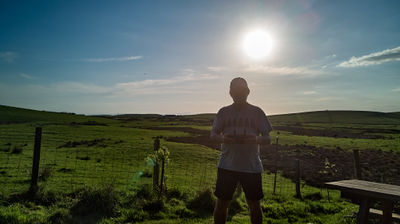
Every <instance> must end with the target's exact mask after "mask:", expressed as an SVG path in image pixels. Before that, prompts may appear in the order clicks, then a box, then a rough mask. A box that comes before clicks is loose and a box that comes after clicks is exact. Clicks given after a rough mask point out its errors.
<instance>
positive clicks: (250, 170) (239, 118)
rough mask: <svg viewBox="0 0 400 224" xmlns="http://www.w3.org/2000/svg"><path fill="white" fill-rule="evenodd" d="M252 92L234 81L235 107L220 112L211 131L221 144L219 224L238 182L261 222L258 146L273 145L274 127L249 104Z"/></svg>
mask: <svg viewBox="0 0 400 224" xmlns="http://www.w3.org/2000/svg"><path fill="white" fill-rule="evenodd" d="M249 93H250V90H249V88H248V86H247V82H246V80H244V79H243V78H240V77H239V78H234V79H233V80H232V81H231V84H230V91H229V94H230V95H231V97H232V99H233V104H232V105H229V106H226V107H223V108H221V109H220V110H219V111H218V114H217V116H216V118H215V120H214V123H213V128H212V130H211V138H212V139H213V140H214V141H217V142H219V143H221V155H220V158H219V162H218V174H217V183H216V189H215V192H214V194H215V196H216V197H217V202H216V204H215V208H214V222H215V223H216V224H220V223H225V221H226V216H227V210H228V205H229V202H230V200H232V196H233V193H234V191H235V189H236V185H237V184H238V183H240V185H241V186H242V188H243V191H244V193H245V196H246V200H247V204H248V205H249V208H250V217H251V222H252V223H253V224H258V223H261V222H262V211H261V206H260V200H261V199H262V198H263V197H264V194H263V191H262V181H261V173H262V171H263V166H262V163H261V159H260V155H259V154H260V149H259V145H264V144H270V141H271V140H270V136H269V132H270V131H271V130H272V127H271V124H270V122H269V120H268V118H267V116H266V115H265V113H264V112H263V111H262V109H260V108H259V107H256V106H253V105H251V104H249V103H247V96H248V95H249Z"/></svg>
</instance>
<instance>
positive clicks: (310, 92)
mask: <svg viewBox="0 0 400 224" xmlns="http://www.w3.org/2000/svg"><path fill="white" fill-rule="evenodd" d="M303 94H304V95H313V94H317V92H315V91H304V92H303Z"/></svg>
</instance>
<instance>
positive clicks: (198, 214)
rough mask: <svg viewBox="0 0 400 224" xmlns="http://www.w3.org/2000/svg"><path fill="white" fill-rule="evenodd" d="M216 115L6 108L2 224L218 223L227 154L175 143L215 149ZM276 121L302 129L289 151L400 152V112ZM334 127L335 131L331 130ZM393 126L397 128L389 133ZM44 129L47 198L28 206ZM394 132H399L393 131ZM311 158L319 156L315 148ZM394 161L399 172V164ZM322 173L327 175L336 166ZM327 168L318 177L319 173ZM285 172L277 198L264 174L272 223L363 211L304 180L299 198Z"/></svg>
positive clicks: (240, 211) (237, 213) (243, 218)
mask: <svg viewBox="0 0 400 224" xmlns="http://www.w3.org/2000/svg"><path fill="white" fill-rule="evenodd" d="M214 117H215V114H199V115H185V116H175V115H157V114H127V115H117V116H104V115H103V116H84V115H75V114H70V113H56V112H46V111H36V110H28V109H22V108H15V107H8V106H0V133H1V135H0V164H2V165H1V167H0V184H1V185H2V186H3V187H2V188H0V223H82V222H85V223H128V222H130V223H132V222H133V223H135V222H141V221H142V222H143V223H211V222H212V208H213V205H214V200H215V198H214V196H213V195H212V193H211V191H210V190H212V188H213V186H214V184H215V179H216V164H217V161H218V157H219V151H217V150H215V149H212V148H209V147H206V146H204V144H199V143H198V142H186V143H182V142H175V141H169V140H168V139H169V138H171V137H175V138H176V137H182V138H183V137H193V136H197V135H200V134H202V133H203V132H204V133H206V134H205V135H206V137H205V138H204V139H205V141H209V139H208V135H209V132H208V130H209V129H210V128H211V127H210V126H211V124H212V120H213V119H214ZM270 118H271V121H272V123H273V124H274V125H276V127H278V126H279V125H280V124H286V126H284V125H282V127H281V128H285V127H286V128H287V127H290V128H292V129H288V130H286V131H285V130H283V129H281V130H280V134H278V133H277V132H278V129H277V130H275V131H273V132H272V134H271V135H272V136H273V137H274V138H275V136H277V135H279V144H280V145H281V146H282V147H290V146H291V145H298V144H302V145H303V148H305V147H304V145H306V146H318V147H324V148H333V149H335V148H339V147H341V148H343V149H349V150H350V149H354V148H360V149H362V148H367V147H371V146H372V145H374V144H375V145H374V148H379V149H387V150H390V149H395V148H396V147H397V145H398V138H399V137H400V135H399V134H398V133H392V132H393V130H394V132H396V131H397V130H398V129H396V128H398V125H396V124H398V123H395V122H398V120H399V114H398V113H393V114H389V113H376V112H357V111H320V112H308V113H299V114H287V115H275V116H271V117H270ZM353 119H354V120H353ZM357 119H358V120H357ZM300 122H314V123H310V125H309V126H310V127H305V126H307V125H308V124H304V123H303V124H302V125H297V124H296V123H300ZM328 122H334V123H329V125H326V124H327V123H328ZM350 122H355V123H357V122H364V123H365V124H368V125H363V124H353V125H352V124H350ZM385 122H387V123H390V122H392V123H390V124H391V125H382V124H384V123H385ZM393 122H394V123H393ZM38 124H39V125H40V124H45V125H43V134H42V146H41V149H42V152H41V163H40V164H41V165H40V172H39V177H40V179H39V187H40V189H41V192H39V195H38V196H37V198H34V199H30V200H28V201H27V200H25V198H24V197H23V196H24V195H20V194H19V193H21V192H24V191H26V190H27V188H28V187H29V179H30V172H31V165H32V149H33V137H34V136H33V135H34V127H35V126H37V125H38ZM332 124H335V125H336V126H335V125H332ZM376 124H379V125H376ZM393 124H394V125H393ZM299 126H301V127H299ZM342 126H345V127H344V128H343V127H342ZM355 126H356V127H357V128H354V127H355ZM367 126H368V127H369V126H374V127H373V128H374V130H372V129H371V128H370V129H371V130H370V132H368V133H367V134H370V135H372V134H373V135H378V133H380V134H379V136H381V137H380V138H379V139H369V138H365V136H364V135H363V134H362V133H361V132H364V131H365V130H366V127H367ZM378 126H379V127H378ZM380 126H382V127H380ZM389 126H396V127H389ZM182 127H183V128H182ZM319 127H322V128H320V129H321V130H322V129H329V130H331V129H334V130H333V131H334V132H335V133H336V131H337V132H340V133H342V132H346V135H348V136H347V138H344V137H341V135H338V136H339V137H332V136H331V132H324V133H323V134H324V135H323V136H322V135H321V134H320V135H316V134H318V133H315V130H314V129H318V128H319ZM349 127H351V128H352V129H350V128H349ZM296 128H298V129H299V130H298V129H296ZM311 129H312V130H311ZM320 129H318V130H320ZM358 129H360V130H358ZM386 129H390V131H392V132H383V131H385V130H386ZM305 130H306V132H305ZM368 130H369V129H368ZM193 131H194V132H193ZM300 131H302V132H300ZM359 132H360V133H361V134H360V133H359ZM381 132H382V133H381ZM196 133H197V134H196ZM335 133H334V134H335ZM349 134H352V135H349ZM156 136H162V139H161V145H162V146H166V147H167V148H168V149H169V151H170V156H169V158H170V160H169V162H168V163H167V165H166V183H167V190H166V195H165V196H163V198H162V199H161V201H160V200H159V199H158V198H157V197H155V196H154V195H153V194H152V193H151V192H152V191H151V184H152V176H151V175H152V169H153V167H152V165H151V164H150V163H149V161H148V160H147V159H145V158H146V157H147V156H148V155H149V154H150V153H152V152H153V141H154V137H156ZM379 136H378V137H379ZM285 145H287V146H285ZM385 147H386V148H385ZM310 152H311V151H310ZM304 153H306V154H307V155H310V156H311V153H309V151H307V150H304ZM389 154H390V153H388V155H389ZM334 155H335V156H336V154H334ZM390 155H394V154H390ZM323 156H324V157H321V158H317V157H315V159H314V161H315V162H318V163H321V164H323V163H324V162H325V161H326V160H325V156H326V157H329V156H330V155H328V154H327V155H323ZM335 158H336V157H335ZM333 159H334V157H332V158H331V157H330V158H329V161H330V162H331V163H332V161H334V160H333ZM363 161H364V160H363ZM340 162H341V161H340ZM393 162H394V163H393ZM338 163H339V162H338ZM392 163H393V164H394V166H395V165H396V164H397V163H396V161H394V160H393V161H392V160H391V163H390V164H392ZM381 164H389V162H382V163H381ZM336 167H339V165H338V166H336ZM328 168H329V167H328ZM378 168H379V167H378ZM321 169H322V171H326V169H327V168H326V165H325V168H324V167H323V166H322V168H321ZM321 169H315V170H312V172H314V173H316V174H319V173H321V172H320V171H321ZM382 169H383V168H382ZM384 170H390V169H384ZM328 171H330V170H329V169H328ZM370 171H371V172H370V173H371V175H372V174H373V172H372V169H370ZM310 172H311V171H310ZM337 172H340V170H339V171H337ZM283 174H284V173H283V172H279V173H278V175H277V186H276V192H277V193H276V195H273V194H272V192H273V181H274V175H273V174H272V173H269V172H264V173H263V188H264V189H263V190H264V192H265V195H266V197H265V198H264V199H263V200H262V209H263V212H264V216H265V217H264V221H267V223H289V222H291V223H332V224H333V223H351V221H352V220H351V219H348V218H344V217H346V216H348V215H350V214H352V212H353V211H355V210H356V209H357V206H355V205H352V204H349V203H346V202H343V201H342V200H340V199H339V197H340V196H339V193H338V192H332V191H331V192H330V194H329V197H328V192H327V191H326V190H325V189H320V188H315V187H312V186H310V185H308V184H307V183H306V182H303V184H302V186H301V191H302V194H303V197H304V199H303V200H299V199H295V198H293V195H294V190H295V187H294V183H293V182H292V181H291V180H290V179H288V177H287V176H284V175H283ZM107 183H112V184H114V185H115V186H114V188H108V187H107V186H105V188H103V187H102V185H103V184H107ZM149 186H150V187H149ZM204 189H206V190H205V191H204ZM198 192H200V193H198ZM202 192H203V193H202ZM97 205H106V206H97ZM231 208H232V209H231V213H230V218H231V221H230V222H228V223H249V216H248V210H247V207H246V203H245V199H244V196H243V194H241V195H240V196H238V197H237V198H236V199H235V200H234V202H233V203H232V207H231ZM179 217H180V218H182V219H180V218H179ZM82 220H83V221H82ZM348 221H349V222H348Z"/></svg>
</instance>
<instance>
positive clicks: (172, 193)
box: [166, 188, 187, 200]
mask: <svg viewBox="0 0 400 224" xmlns="http://www.w3.org/2000/svg"><path fill="white" fill-rule="evenodd" d="M166 196H167V199H168V200H169V199H172V198H176V199H180V200H186V199H187V194H185V193H183V192H181V191H180V190H179V189H178V188H172V189H168V190H167V192H166Z"/></svg>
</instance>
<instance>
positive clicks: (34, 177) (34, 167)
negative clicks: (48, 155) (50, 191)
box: [29, 127, 42, 193]
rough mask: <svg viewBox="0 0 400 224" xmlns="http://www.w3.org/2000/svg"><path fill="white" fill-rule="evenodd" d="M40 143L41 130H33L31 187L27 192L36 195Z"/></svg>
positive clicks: (38, 128)
mask: <svg viewBox="0 0 400 224" xmlns="http://www.w3.org/2000/svg"><path fill="white" fill-rule="evenodd" d="M41 141H42V128H41V127H36V130H35V145H34V148H33V162H32V176H31V186H30V189H29V191H30V192H31V193H36V191H37V189H38V186H37V181H38V177H39V163H40V145H41Z"/></svg>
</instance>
